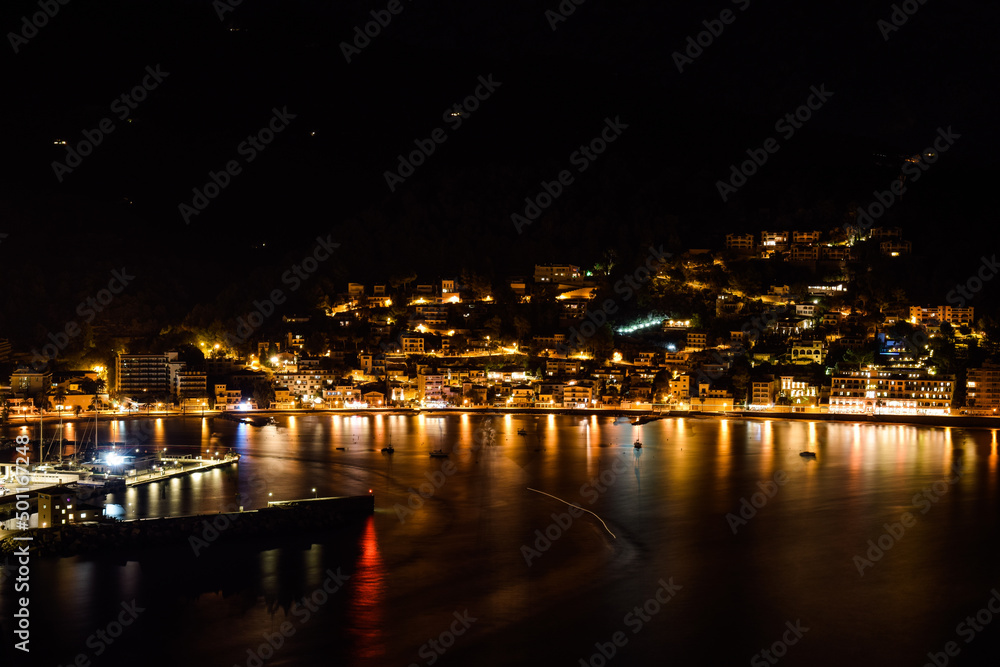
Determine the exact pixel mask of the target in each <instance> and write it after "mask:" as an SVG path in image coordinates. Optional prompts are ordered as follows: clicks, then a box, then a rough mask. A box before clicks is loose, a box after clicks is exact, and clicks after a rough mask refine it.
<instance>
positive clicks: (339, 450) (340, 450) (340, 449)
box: [337, 447, 347, 452]
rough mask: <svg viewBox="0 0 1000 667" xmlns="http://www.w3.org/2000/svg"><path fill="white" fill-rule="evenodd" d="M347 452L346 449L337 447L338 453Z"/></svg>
mask: <svg viewBox="0 0 1000 667" xmlns="http://www.w3.org/2000/svg"><path fill="white" fill-rule="evenodd" d="M346 450H347V448H346V447H337V451H338V452H343V451H346Z"/></svg>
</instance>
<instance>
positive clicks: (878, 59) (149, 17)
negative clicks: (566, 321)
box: [0, 0, 997, 337]
mask: <svg viewBox="0 0 1000 667" xmlns="http://www.w3.org/2000/svg"><path fill="white" fill-rule="evenodd" d="M388 4H389V3H387V2H374V3H372V2H337V3H318V2H301V1H293V2H283V3H280V6H279V5H276V4H274V3H260V2H252V1H250V0H246V1H244V2H243V3H242V4H240V5H238V6H236V7H229V6H228V5H226V4H224V3H223V2H216V3H212V2H208V1H207V0H205V1H202V2H171V3H134V2H130V3H125V2H102V3H98V4H97V5H96V6H95V5H94V4H91V3H78V2H70V3H69V4H67V5H56V6H57V7H58V12H57V13H56V14H55V16H53V17H52V18H50V19H48V21H47V24H46V25H44V26H43V27H41V28H39V29H38V30H37V34H34V36H31V37H30V39H27V40H24V39H22V38H21V37H18V36H12V35H16V34H20V33H22V32H23V34H28V35H30V34H32V33H31V32H30V31H27V30H25V28H24V22H23V20H22V17H24V16H31V15H32V14H34V13H35V12H38V11H40V10H39V9H38V5H37V4H36V3H32V2H24V1H18V2H13V3H8V4H6V5H5V7H4V9H3V12H2V18H0V21H2V26H3V28H4V31H5V33H7V35H6V38H5V45H4V47H3V48H4V49H5V50H6V53H5V54H4V55H2V56H0V58H2V62H3V71H4V76H3V81H4V83H5V91H4V92H5V95H4V100H3V102H2V106H0V108H2V114H3V120H4V123H3V128H4V134H5V141H4V149H5V150H4V153H5V159H4V160H3V162H2V164H3V169H4V174H3V179H2V185H0V232H2V233H5V234H7V236H6V237H4V238H2V239H0V260H2V261H0V267H2V269H0V270H2V271H3V274H2V275H3V278H4V284H5V286H6V289H5V292H6V297H5V300H4V301H5V303H3V304H0V337H2V336H4V335H7V336H14V334H13V333H12V332H11V331H10V330H11V329H12V328H15V326H23V325H24V323H25V322H26V321H32V322H34V321H36V320H42V321H43V323H48V326H52V323H53V322H55V323H58V321H59V320H60V318H62V317H63V316H64V315H63V314H64V313H66V312H72V309H73V307H74V306H75V305H76V303H77V302H78V301H79V298H77V297H78V294H88V293H91V292H92V290H93V289H95V288H96V287H97V286H99V285H101V284H103V283H106V282H107V279H108V276H109V272H110V271H111V270H112V269H113V268H119V267H121V266H126V267H135V269H136V275H137V278H136V283H135V285H134V291H132V292H131V296H132V297H133V298H135V299H136V301H137V302H139V303H140V304H142V305H143V306H144V307H146V308H147V309H148V308H149V307H151V306H150V304H154V303H155V304H157V307H158V308H159V309H160V311H159V316H164V317H178V318H183V317H184V316H186V315H187V314H188V313H189V312H190V311H191V310H192V309H193V308H195V307H196V306H198V305H199V304H202V305H203V306H210V305H211V304H212V303H214V302H216V301H217V300H218V299H219V297H220V295H222V294H226V293H230V292H233V291H236V292H239V291H240V290H243V289H245V290H247V291H249V292H253V291H254V290H257V292H256V293H259V292H260V290H261V289H265V288H266V286H267V284H269V281H271V282H273V281H274V280H275V277H276V276H279V275H280V274H281V272H282V271H283V270H284V269H285V268H287V267H288V265H289V263H290V262H292V261H295V259H296V258H301V257H302V256H303V255H304V254H305V253H307V252H309V251H310V250H311V248H312V246H313V244H314V243H315V241H314V239H315V237H316V235H318V234H322V235H324V236H325V235H327V234H330V235H332V238H333V239H334V240H336V241H338V242H340V243H341V244H342V245H341V247H342V249H343V252H342V253H341V255H340V256H339V257H338V258H337V261H336V262H330V263H327V264H326V265H324V266H323V267H322V269H321V272H320V274H321V275H320V276H319V277H318V280H317V284H321V283H320V281H326V282H322V284H323V285H324V286H328V287H331V288H335V289H336V290H340V291H342V290H344V289H346V283H347V282H348V280H352V281H358V282H373V281H375V280H385V279H386V277H387V275H388V274H398V273H405V272H406V271H415V272H416V273H418V274H419V275H420V277H421V280H428V281H430V280H434V279H439V278H441V277H447V276H449V275H454V274H457V273H458V272H459V271H460V270H461V269H463V268H473V269H475V270H477V271H481V272H483V273H485V274H486V275H488V276H489V277H491V278H492V279H494V280H501V279H503V278H504V277H505V276H507V275H510V274H524V273H530V272H531V267H532V265H533V264H534V263H535V262H557V263H558V262H570V263H575V264H580V265H583V266H588V265H590V264H592V263H593V262H594V261H596V260H597V259H599V258H600V256H601V255H602V253H603V252H605V251H606V250H607V249H609V248H615V249H616V250H617V251H618V253H619V255H620V256H621V257H623V258H626V259H625V261H628V259H627V258H631V257H638V256H639V255H641V254H642V253H644V252H645V251H644V248H645V247H646V246H647V245H648V244H650V243H656V244H660V243H662V244H665V247H667V248H668V249H672V250H675V251H682V250H684V249H686V248H690V247H714V248H718V247H721V245H722V241H723V238H724V235H725V234H726V233H727V232H754V233H759V231H760V230H761V229H768V228H776V229H813V228H817V229H821V230H824V231H826V230H829V229H832V228H837V227H840V226H841V225H842V224H843V223H844V222H845V221H846V215H847V212H848V211H850V210H852V209H853V207H854V206H857V205H865V204H867V203H869V202H870V201H871V200H872V192H873V190H876V189H878V190H883V189H886V188H887V187H888V186H889V184H890V183H891V182H892V181H893V180H894V179H895V178H896V177H897V176H898V175H899V165H900V164H901V158H902V156H906V155H912V154H914V153H917V152H920V151H922V150H923V149H924V148H925V147H927V146H928V145H930V143H931V141H932V140H933V139H934V138H935V137H936V136H937V135H938V128H947V127H949V126H951V127H952V128H953V131H954V132H955V133H957V134H959V135H961V136H960V138H959V139H958V140H956V141H955V144H954V146H952V147H951V148H949V150H948V151H947V152H946V153H943V154H942V155H941V157H940V160H939V161H938V163H936V164H935V165H933V167H932V169H930V170H929V171H928V172H927V173H926V174H923V175H922V178H921V179H920V181H919V182H914V183H912V184H911V187H910V189H909V190H908V192H907V194H906V195H905V196H904V198H903V201H902V202H899V203H898V205H895V206H893V207H892V208H891V210H890V211H889V213H888V214H887V215H886V217H885V218H884V219H883V220H881V221H880V224H882V223H884V224H890V225H899V226H902V227H903V228H904V230H905V236H906V238H909V239H911V240H912V241H913V242H914V254H915V255H916V256H917V257H915V258H914V260H913V261H914V262H917V261H919V262H920V264H919V265H920V266H921V267H923V268H922V269H921V271H922V272H926V273H927V275H926V276H924V277H923V278H921V280H924V282H923V283H922V285H923V288H924V289H925V290H926V291H927V292H928V293H930V294H937V293H939V292H940V293H942V294H943V293H944V292H945V291H947V286H948V283H949V281H951V282H954V281H955V280H958V279H961V278H964V277H965V276H966V275H967V274H968V273H969V272H970V271H972V270H973V269H974V268H975V267H974V264H975V263H976V262H977V261H978V255H977V253H981V252H983V251H984V250H989V249H990V248H989V247H986V246H984V245H983V243H981V242H979V241H978V239H979V238H980V237H985V238H988V236H987V235H988V234H989V233H990V230H991V229H992V224H993V220H994V217H995V213H994V211H995V204H994V202H993V201H992V197H991V196H990V195H991V194H992V192H993V190H994V188H995V184H996V182H997V181H996V176H997V173H996V171H997V170H996V163H995V160H994V151H995V147H996V145H997V141H996V139H997V131H996V126H995V123H994V122H993V118H992V116H993V114H994V111H995V109H996V103H995V102H996V97H997V96H996V92H995V85H994V84H993V80H992V77H991V75H990V73H991V72H995V64H996V57H995V54H996V46H995V40H994V36H993V35H992V34H988V31H989V32H991V28H992V26H993V25H995V22H996V13H997V12H996V8H995V6H994V5H992V4H990V3H987V2H978V3H976V2H970V3H963V5H962V6H955V5H951V4H946V3H941V2H928V3H926V4H924V5H920V4H919V3H916V2H913V3H912V6H911V5H907V6H908V7H910V8H911V9H914V8H916V11H915V12H914V13H913V14H912V16H908V17H907V20H906V22H905V23H903V24H902V25H901V26H899V27H898V29H895V27H896V26H893V29H891V30H890V29H889V28H887V27H886V26H889V25H892V24H891V20H892V14H893V11H894V10H893V5H892V4H891V3H878V2H875V3H871V2H868V3H857V4H856V6H845V5H844V4H843V3H808V4H802V3H782V4H781V5H775V4H774V3H763V2H759V1H758V0H739V1H738V2H729V1H728V0H727V1H719V2H715V3H688V6H685V7H680V8H678V7H673V6H667V3H652V2H615V3H608V2H600V1H598V0H587V2H584V3H583V4H580V5H579V6H576V5H574V4H572V3H571V2H570V1H569V0H565V1H564V2H562V4H561V5H560V3H558V2H556V1H555V0H550V1H549V2H522V1H513V2H504V3H493V4H490V5H488V6H483V5H482V4H481V3H468V2H410V1H408V0H400V2H399V4H398V6H397V8H401V11H399V13H397V14H395V15H390V14H384V15H383V16H391V20H390V21H389V22H388V25H387V26H385V27H382V28H381V29H380V32H379V34H377V35H376V36H375V37H372V38H370V42H369V43H368V44H367V46H364V48H361V49H359V50H358V51H355V52H352V53H351V54H350V57H351V62H350V63H348V62H347V59H346V58H345V55H344V53H343V50H344V47H343V46H342V43H345V42H346V43H350V42H352V41H353V40H354V39H355V37H356V35H355V27H362V28H363V27H364V26H365V24H366V23H369V22H372V21H373V18H372V16H371V15H370V13H371V12H373V11H374V12H382V11H384V10H385V9H386V6H387V5H388ZM394 6H396V5H394ZM560 6H561V7H563V9H564V12H565V13H566V14H567V15H566V16H563V15H560V14H558V12H559V8H560ZM569 9H572V10H573V11H572V13H569V11H568V10H569ZM223 10H225V11H223ZM547 12H549V13H548V14H547ZM220 13H221V14H223V15H222V17H221V19H220V16H219V14H220ZM898 16H899V15H897V22H899V21H898ZM555 17H558V18H555ZM720 17H721V18H725V19H729V22H728V24H726V23H724V22H722V21H721V20H720ZM563 19H564V20H563ZM879 21H884V22H885V23H883V24H881V25H880V24H879ZM706 22H707V24H708V25H707V26H706ZM553 26H554V27H555V29H553ZM713 27H714V28H715V29H716V30H717V31H718V30H719V28H721V32H720V34H719V35H718V36H711V40H709V35H710V33H709V32H708V31H709V30H711V29H712V28H713ZM372 31H374V29H372ZM703 32H704V34H703V35H702V40H703V43H705V44H707V46H703V47H702V52H701V53H700V55H699V54H697V51H688V55H691V54H692V53H694V54H695V56H694V57H693V58H691V61H690V62H685V63H683V71H678V66H677V64H676V61H677V56H675V53H676V52H681V53H683V52H684V51H685V49H688V48H689V43H688V38H689V37H692V38H695V39H696V38H697V37H698V35H699V33H703ZM15 49H16V51H17V52H16V53H15ZM147 67H148V68H150V70H153V71H156V68H157V67H158V68H159V70H158V71H160V72H165V73H167V74H166V75H165V76H162V80H161V81H159V82H155V80H154V79H150V78H149V77H148V76H147V71H148V70H147ZM144 77H146V81H147V82H154V85H153V86H152V88H151V89H150V90H148V93H147V94H146V98H145V99H144V100H143V101H141V102H138V103H136V104H135V105H134V106H135V108H134V109H131V108H127V107H126V106H124V105H123V102H121V101H120V98H121V96H122V95H123V94H127V93H129V92H130V91H131V90H132V89H133V88H134V87H135V86H137V85H140V84H141V83H142V82H143V80H144ZM480 77H483V78H489V77H492V80H493V81H495V82H499V85H498V86H496V87H495V89H494V90H493V91H492V92H490V93H489V94H488V95H487V96H486V99H483V100H481V101H480V102H479V103H478V104H479V106H478V107H477V108H476V109H475V110H474V111H472V112H471V113H468V112H463V115H462V116H459V117H458V119H454V118H452V119H451V120H446V119H445V116H446V112H447V110H448V109H451V108H453V107H454V105H455V103H461V102H462V101H463V100H464V99H466V98H467V97H468V96H470V95H473V94H474V92H475V91H476V88H477V86H478V85H480V84H479V78H480ZM822 86H825V90H828V91H830V92H832V93H833V94H832V96H830V97H829V99H828V100H827V101H826V102H824V103H823V104H822V106H821V107H820V108H818V109H817V110H815V111H814V112H813V113H812V117H811V118H810V119H809V120H808V121H807V122H805V123H804V124H803V125H802V127H801V128H800V129H797V130H796V131H795V133H794V135H793V136H790V137H788V138H785V137H783V136H782V135H781V133H780V132H776V130H775V123H776V121H778V120H779V119H781V118H782V117H783V116H784V115H785V114H786V113H788V112H794V111H795V109H796V108H797V107H799V106H800V105H802V104H804V103H806V101H807V99H808V98H809V95H810V90H811V88H812V87H816V88H820V87H822ZM115 100H119V102H117V103H116V102H115ZM273 109H278V110H282V109H287V112H288V113H289V114H292V115H294V116H295V117H294V118H293V119H291V120H289V121H288V122H287V127H284V129H282V130H281V131H280V132H278V133H277V134H276V135H275V137H274V140H273V141H272V142H271V143H270V144H268V145H267V146H266V147H265V148H264V149H263V150H260V151H257V152H256V153H255V155H254V159H253V160H252V161H248V159H247V157H248V155H249V150H248V149H246V147H245V145H244V144H243V142H245V141H246V140H247V138H248V136H251V135H253V134H256V133H257V132H258V131H259V130H261V129H262V128H265V127H267V124H268V122H269V121H270V120H271V118H272V116H273V115H274V112H273ZM606 119H612V120H614V119H619V121H620V123H622V124H625V125H627V129H624V130H623V131H621V135H620V137H618V138H617V139H616V140H615V142H614V143H611V144H610V145H609V146H608V148H607V150H606V151H605V152H604V153H603V154H602V155H600V156H598V157H597V158H596V159H595V160H593V161H592V162H590V163H589V164H588V165H587V169H586V171H583V172H578V171H577V167H576V166H574V164H573V163H572V162H571V156H572V154H573V153H574V151H576V150H578V149H579V147H580V146H581V145H582V144H586V143H588V142H590V140H591V139H593V138H594V137H597V136H599V133H600V132H601V130H602V128H603V127H605V122H606ZM458 120H460V121H461V123H460V124H459V123H458ZM102 121H105V122H106V125H105V127H107V126H112V127H113V129H112V130H111V131H110V132H109V133H107V134H104V133H101V134H102V138H101V143H100V145H98V146H96V147H95V148H94V149H93V152H92V154H90V155H89V156H87V157H85V158H83V159H82V161H81V163H80V164H79V166H77V167H76V168H74V169H73V170H72V171H71V172H63V173H61V174H60V175H59V176H58V177H57V174H56V173H54V169H53V162H54V161H56V160H59V161H61V162H63V163H65V161H66V157H67V150H68V149H69V148H74V147H77V146H78V145H79V143H80V142H81V141H82V140H83V139H84V132H85V131H86V132H91V133H93V131H94V130H95V129H97V128H99V127H100V124H101V122H102ZM438 129H441V130H443V131H444V134H445V135H446V140H445V141H444V142H443V143H440V144H437V145H436V146H435V151H434V153H433V154H432V155H430V156H429V157H427V158H426V160H425V162H424V164H423V165H421V166H419V167H417V168H416V169H415V171H414V173H413V175H412V176H409V177H407V178H406V179H405V181H404V182H401V183H397V184H396V185H395V187H394V189H393V190H390V188H389V186H388V185H387V183H386V177H385V172H386V171H387V170H391V169H396V167H397V163H398V159H397V155H399V154H401V153H408V152H410V151H412V150H414V141H415V140H418V141H425V140H428V138H429V137H431V136H432V133H433V132H434V131H435V130H438ZM769 137H775V138H777V140H778V141H779V143H780V150H778V152H776V153H774V154H773V155H770V156H769V158H768V161H767V162H766V163H765V164H764V165H763V166H761V167H760V168H759V170H758V173H756V174H755V175H754V176H752V177H751V178H750V179H748V182H747V184H746V185H745V186H744V187H742V188H740V189H739V191H738V192H737V193H736V194H734V195H732V196H730V197H728V198H727V201H725V202H724V201H723V200H722V198H721V197H720V194H719V191H718V186H717V182H718V181H719V180H720V179H725V178H728V176H729V174H730V166H731V165H732V164H734V163H738V162H741V161H743V160H746V159H747V153H746V151H747V150H754V149H759V148H760V147H761V146H762V145H763V144H764V142H765V140H766V139H768V138H769ZM58 140H65V141H66V142H67V145H66V146H63V145H54V143H53V142H54V141H58ZM241 145H242V146H244V150H242V151H241V149H240V147H241ZM879 154H881V155H886V156H888V157H887V158H879V157H878V155H879ZM233 160H235V161H236V163H238V166H239V167H240V171H239V173H238V174H237V175H236V176H233V177H232V179H231V181H230V182H229V183H228V185H227V186H226V187H225V188H223V189H222V190H221V192H220V193H219V194H218V196H217V197H215V198H214V199H212V200H211V201H210V203H209V205H208V206H207V208H205V210H204V211H201V212H199V214H198V215H194V216H189V219H188V221H185V218H184V216H183V214H182V212H181V211H179V205H181V204H189V205H190V204H192V200H193V197H194V195H193V192H192V189H193V188H204V186H205V184H206V183H207V182H210V179H209V172H210V171H211V172H220V171H222V170H224V169H225V167H226V164H227V162H230V161H233ZM566 169H569V170H570V171H571V172H572V173H573V174H574V180H573V182H572V184H570V185H568V186H567V187H566V188H565V190H564V191H563V192H562V193H561V195H560V196H559V197H558V198H557V199H556V201H555V202H554V203H553V204H552V205H551V206H550V207H548V208H547V209H546V210H545V212H544V215H542V217H540V218H539V219H538V220H536V221H534V222H533V223H532V224H531V225H530V226H527V227H524V228H522V229H521V230H520V232H521V233H519V232H518V230H517V229H516V228H515V225H514V224H513V223H512V220H511V215H512V214H513V213H522V214H523V213H524V209H525V197H535V196H536V195H537V194H538V193H539V192H540V191H541V190H542V185H541V184H542V181H547V182H548V181H553V179H556V178H557V177H558V174H559V173H560V171H562V170H566ZM60 178H61V180H60ZM987 245H988V242H987ZM929 260H930V261H929ZM140 316H146V315H140ZM14 323H17V325H15V324H14ZM15 337H16V336H15Z"/></svg>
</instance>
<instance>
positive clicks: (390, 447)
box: [382, 445, 396, 454]
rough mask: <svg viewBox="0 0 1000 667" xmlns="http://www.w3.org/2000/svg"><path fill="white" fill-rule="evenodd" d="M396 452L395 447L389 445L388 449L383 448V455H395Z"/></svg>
mask: <svg viewBox="0 0 1000 667" xmlns="http://www.w3.org/2000/svg"><path fill="white" fill-rule="evenodd" d="M395 451H396V450H395V448H393V446H392V445H389V446H388V447H383V448H382V453H383V454H392V453H393V452H395Z"/></svg>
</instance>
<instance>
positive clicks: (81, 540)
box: [0, 494, 375, 557]
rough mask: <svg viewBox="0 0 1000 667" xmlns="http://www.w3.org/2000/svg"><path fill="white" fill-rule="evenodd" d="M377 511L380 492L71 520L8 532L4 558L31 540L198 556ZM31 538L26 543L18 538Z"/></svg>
mask: <svg viewBox="0 0 1000 667" xmlns="http://www.w3.org/2000/svg"><path fill="white" fill-rule="evenodd" d="M374 511H375V496H373V495H372V494H368V495H365V496H342V497H338V498H303V499H299V500H290V501H283V502H281V503H269V504H268V506H267V507H264V508H261V509H258V510H248V511H246V512H218V513H214V514H196V515H189V516H178V517H162V518H149V519H131V520H126V521H101V522H96V521H93V522H84V523H70V524H66V525H63V526H56V527H52V528H29V529H27V530H22V531H6V532H4V533H3V535H2V539H0V557H2V555H3V554H11V553H14V551H15V549H17V548H19V547H21V546H23V545H25V544H27V545H28V548H29V549H30V551H31V553H32V554H33V555H35V556H37V557H66V556H76V555H79V554H86V553H93V552H95V551H118V552H126V553H128V552H133V551H136V550H142V549H159V548H164V547H181V548H182V549H185V550H189V552H190V554H191V555H192V556H198V555H199V554H200V553H201V552H202V551H203V550H205V549H208V548H209V547H211V546H212V545H213V544H215V543H217V542H220V543H222V542H232V541H241V540H250V541H257V542H261V543H270V541H274V540H277V541H278V543H284V541H285V540H287V539H288V538H289V537H294V536H310V535H311V536H316V537H319V536H322V535H324V534H329V531H334V530H337V529H339V528H343V527H345V526H347V525H351V524H355V523H357V522H358V521H362V520H364V519H366V518H367V517H369V516H371V515H372V514H373V513H374ZM26 537H30V538H31V539H30V540H28V541H26V542H21V541H18V538H26Z"/></svg>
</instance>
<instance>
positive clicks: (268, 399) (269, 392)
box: [253, 378, 274, 410]
mask: <svg viewBox="0 0 1000 667" xmlns="http://www.w3.org/2000/svg"><path fill="white" fill-rule="evenodd" d="M253 400H254V402H255V403H257V407H258V408H260V409H261V410H267V409H268V408H269V407H271V403H273V402H274V386H272V385H271V383H270V382H268V381H267V379H265V378H256V379H255V380H254V382H253Z"/></svg>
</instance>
